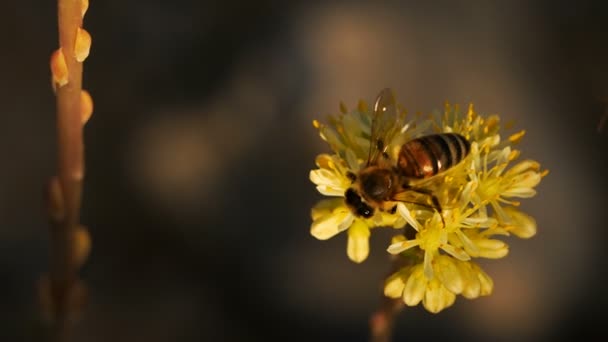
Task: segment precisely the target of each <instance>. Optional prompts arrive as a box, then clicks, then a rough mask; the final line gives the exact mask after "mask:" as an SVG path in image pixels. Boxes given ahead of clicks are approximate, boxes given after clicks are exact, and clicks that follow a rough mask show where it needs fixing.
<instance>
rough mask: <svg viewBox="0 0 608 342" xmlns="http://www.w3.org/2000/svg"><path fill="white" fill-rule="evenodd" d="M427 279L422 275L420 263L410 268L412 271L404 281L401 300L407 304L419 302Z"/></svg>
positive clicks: (411, 304) (412, 304)
mask: <svg viewBox="0 0 608 342" xmlns="http://www.w3.org/2000/svg"><path fill="white" fill-rule="evenodd" d="M427 282H428V281H427V280H426V278H425V277H424V271H423V269H422V266H421V265H416V266H414V268H413V269H412V273H411V274H410V276H409V277H408V278H407V281H406V282H405V288H404V289H403V302H404V303H405V304H407V305H409V306H415V305H418V303H420V301H421V300H422V297H424V292H425V291H426V284H427Z"/></svg>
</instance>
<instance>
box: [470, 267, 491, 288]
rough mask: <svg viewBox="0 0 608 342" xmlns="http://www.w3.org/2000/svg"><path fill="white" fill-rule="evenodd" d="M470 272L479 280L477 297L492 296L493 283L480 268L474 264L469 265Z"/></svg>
mask: <svg viewBox="0 0 608 342" xmlns="http://www.w3.org/2000/svg"><path fill="white" fill-rule="evenodd" d="M471 266H472V271H473V273H475V274H476V275H477V279H479V285H480V290H479V295H480V296H488V295H490V294H492V290H493V289H494V281H493V280H492V278H490V276H489V275H487V274H486V273H485V272H484V271H483V270H482V269H481V267H479V266H478V265H477V264H475V263H471Z"/></svg>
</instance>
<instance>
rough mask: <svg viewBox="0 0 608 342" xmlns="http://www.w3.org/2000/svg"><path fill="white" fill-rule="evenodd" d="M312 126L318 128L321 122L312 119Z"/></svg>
mask: <svg viewBox="0 0 608 342" xmlns="http://www.w3.org/2000/svg"><path fill="white" fill-rule="evenodd" d="M312 126H313V127H314V128H316V129H319V128H320V127H321V124H320V123H319V121H317V120H312Z"/></svg>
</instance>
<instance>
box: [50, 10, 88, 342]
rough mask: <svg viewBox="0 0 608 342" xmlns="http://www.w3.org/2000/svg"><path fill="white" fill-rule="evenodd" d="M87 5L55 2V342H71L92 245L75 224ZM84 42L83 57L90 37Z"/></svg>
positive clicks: (52, 213)
mask: <svg viewBox="0 0 608 342" xmlns="http://www.w3.org/2000/svg"><path fill="white" fill-rule="evenodd" d="M85 6H88V1H82V0H58V7H57V9H58V27H59V46H60V47H59V50H58V51H57V52H56V53H54V54H53V55H52V57H51V71H52V72H53V87H54V89H55V91H56V96H57V149H58V151H57V158H58V160H57V173H58V176H57V177H54V178H53V179H52V180H51V182H50V184H49V188H48V196H47V199H48V201H47V203H48V204H47V205H48V208H47V209H48V211H49V219H50V225H51V230H50V233H51V234H50V237H51V264H50V277H49V280H50V282H47V283H49V284H50V288H49V289H48V290H47V291H48V296H49V299H50V300H48V301H47V302H49V303H50V308H48V309H49V310H48V311H49V313H50V317H51V319H52V323H53V324H52V327H53V328H52V330H51V335H52V339H53V340H55V341H67V340H69V332H70V317H71V314H72V312H73V311H74V309H75V307H76V306H78V305H79V304H80V303H79V302H80V301H81V299H82V297H83V293H84V290H83V286H82V284H81V283H80V281H79V279H78V269H79V267H80V266H81V265H82V263H83V262H84V259H86V254H87V252H88V244H89V243H90V241H89V239H88V233H87V232H86V229H85V228H84V227H82V226H81V225H80V223H79V220H80V217H79V216H80V205H81V203H80V202H81V196H82V181H83V177H84V149H83V118H82V116H83V113H82V111H83V109H82V104H81V97H82V96H83V95H82V93H83V91H82V61H83V60H84V58H86V55H83V53H82V49H83V48H82V47H79V46H78V45H79V41H81V40H82V39H77V38H78V35H79V34H82V33H81V32H82V31H83V30H82V19H83V15H84V11H83V9H84V8H85ZM85 33H86V31H85ZM86 36H88V33H86ZM87 38H88V46H86V54H88V48H89V47H90V36H88V37H87ZM83 56H84V58H83ZM65 68H67V75H65V74H64V73H62V74H60V75H57V70H61V71H62V72H65V71H66V70H65ZM66 76H67V79H66ZM87 95H88V94H87ZM89 99H90V98H89ZM89 102H90V101H89ZM91 108H92V107H91ZM91 110H92V109H91ZM86 114H87V115H90V113H86ZM83 241H84V242H83ZM83 244H85V246H84V249H83V246H82V245H83Z"/></svg>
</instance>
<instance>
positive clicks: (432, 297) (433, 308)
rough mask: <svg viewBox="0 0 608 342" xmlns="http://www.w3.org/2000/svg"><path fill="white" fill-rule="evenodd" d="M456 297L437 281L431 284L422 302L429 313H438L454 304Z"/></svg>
mask: <svg viewBox="0 0 608 342" xmlns="http://www.w3.org/2000/svg"><path fill="white" fill-rule="evenodd" d="M455 300H456V295H455V294H453V293H452V292H450V291H448V290H447V289H446V288H445V287H443V285H441V283H440V282H439V280H437V279H433V280H431V281H430V282H429V284H428V285H427V288H426V292H425V294H424V298H423V300H422V305H424V308H425V309H427V310H428V311H429V312H432V313H438V312H440V311H441V310H443V309H445V308H447V307H449V306H451V305H452V304H454V301H455Z"/></svg>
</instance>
